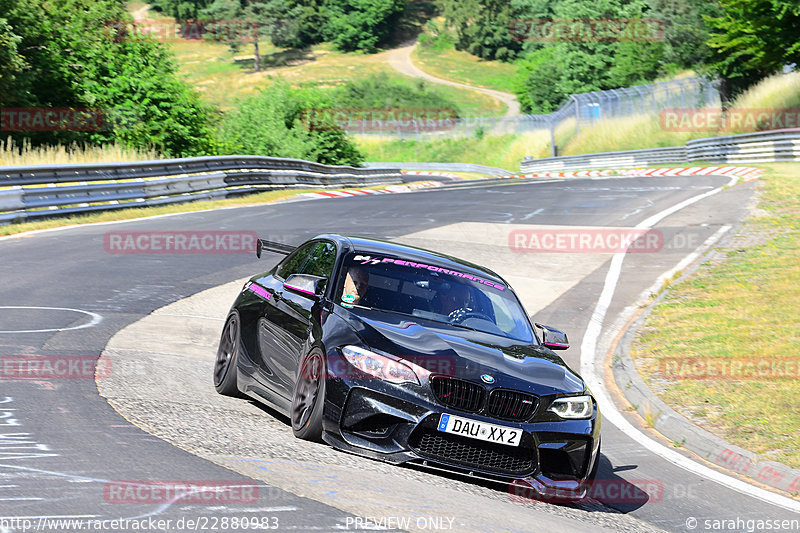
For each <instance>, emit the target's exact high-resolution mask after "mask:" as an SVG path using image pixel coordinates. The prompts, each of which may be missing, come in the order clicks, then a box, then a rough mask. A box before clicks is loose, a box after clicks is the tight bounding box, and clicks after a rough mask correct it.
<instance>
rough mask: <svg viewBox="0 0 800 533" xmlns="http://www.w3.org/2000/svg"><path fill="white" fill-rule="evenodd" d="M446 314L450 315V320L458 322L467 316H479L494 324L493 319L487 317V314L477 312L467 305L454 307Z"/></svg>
mask: <svg viewBox="0 0 800 533" xmlns="http://www.w3.org/2000/svg"><path fill="white" fill-rule="evenodd" d="M447 316H448V317H450V320H452V321H453V322H455V323H458V324H460V323H461V322H464V321H465V320H466V319H468V318H480V319H481V320H486V321H487V322H491V323H492V324H494V321H493V320H492V319H491V317H489V315H485V314H483V313H479V312H478V311H475V310H473V309H471V308H469V307H461V308H459V309H456V310H455V311H452V312H451V313H450V314H449V315H447Z"/></svg>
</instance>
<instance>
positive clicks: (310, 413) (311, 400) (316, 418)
mask: <svg viewBox="0 0 800 533" xmlns="http://www.w3.org/2000/svg"><path fill="white" fill-rule="evenodd" d="M324 404H325V360H324V359H323V357H322V354H321V353H319V352H311V353H310V354H308V355H306V356H305V357H303V359H302V361H301V362H300V369H299V370H298V373H297V381H296V383H295V386H294V395H293V396H292V410H291V419H292V431H293V432H294V435H295V437H297V438H300V439H304V440H314V441H319V440H321V438H322V410H323V407H324Z"/></svg>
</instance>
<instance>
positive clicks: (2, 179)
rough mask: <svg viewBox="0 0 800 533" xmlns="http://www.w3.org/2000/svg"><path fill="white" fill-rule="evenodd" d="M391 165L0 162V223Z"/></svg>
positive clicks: (373, 172)
mask: <svg viewBox="0 0 800 533" xmlns="http://www.w3.org/2000/svg"><path fill="white" fill-rule="evenodd" d="M402 181H403V179H402V174H401V172H400V171H399V170H396V169H389V168H367V169H365V168H354V167H347V166H330V165H321V164H319V163H313V162H310V161H302V160H299V159H278V158H272V157H257V156H222V157H193V158H187V159H167V160H163V161H139V162H132V163H92V164H83V165H47V166H35V167H33V166H25V167H23V166H19V167H0V223H4V222H19V221H23V220H27V219H33V218H38V217H45V216H54V215H62V214H72V213H82V212H89V211H103V210H109V209H119V208H124V207H140V206H152V205H161V204H169V203H179V202H188V201H193V200H203V199H215V198H225V197H228V196H232V195H241V194H246V193H250V192H255V191H259V190H269V189H284V188H307V187H314V188H317V187H321V188H328V187H350V186H362V187H363V186H369V185H377V184H396V183H401V182H402Z"/></svg>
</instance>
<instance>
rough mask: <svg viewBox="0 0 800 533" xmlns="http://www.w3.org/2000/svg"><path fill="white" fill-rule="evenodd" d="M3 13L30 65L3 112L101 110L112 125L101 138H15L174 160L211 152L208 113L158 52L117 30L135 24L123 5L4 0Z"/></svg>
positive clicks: (96, 0)
mask: <svg viewBox="0 0 800 533" xmlns="http://www.w3.org/2000/svg"><path fill="white" fill-rule="evenodd" d="M0 12H2V13H3V14H4V18H5V19H6V20H7V21H8V26H9V27H11V28H14V33H15V34H16V35H17V37H18V39H16V41H17V44H16V48H17V51H18V55H19V56H21V57H22V59H23V60H24V62H25V63H26V64H27V65H29V68H24V69H23V70H22V71H21V72H17V73H15V75H14V78H13V80H11V81H10V84H9V86H8V88H7V89H6V92H7V94H5V95H4V99H3V102H2V103H3V105H4V106H7V107H28V106H30V107H57V108H63V107H71V108H92V109H95V108H96V109H100V110H101V111H102V112H103V114H104V115H105V116H106V118H107V119H108V121H107V123H106V128H105V129H104V130H103V131H93V132H81V131H49V132H25V133H19V134H14V135H13V136H14V137H22V136H24V137H27V138H29V139H30V140H31V142H32V143H33V144H43V143H51V144H52V143H59V142H62V143H68V142H73V141H76V142H90V143H96V142H106V141H111V140H118V141H120V142H122V143H124V144H127V145H129V146H134V147H145V146H157V147H158V148H160V149H162V150H164V151H165V152H166V153H169V154H174V155H190V154H196V153H207V152H208V151H209V150H212V149H213V143H214V141H213V135H212V130H211V128H210V126H209V124H210V116H209V110H208V109H207V108H205V107H204V106H201V105H200V104H199V100H198V98H197V95H196V94H195V93H194V91H193V90H192V89H191V88H189V87H188V86H187V85H185V84H184V83H182V82H180V81H179V80H178V79H177V77H176V67H175V64H174V62H173V61H172V60H171V58H170V56H169V54H168V53H167V52H166V50H165V49H164V48H163V47H162V46H161V45H159V44H158V43H155V42H154V41H152V40H149V39H147V38H141V37H137V36H135V35H133V36H123V35H122V34H121V33H120V28H119V25H118V24H115V23H116V22H118V21H123V20H130V19H129V18H128V16H127V14H126V13H125V10H124V9H123V7H122V3H121V2H120V1H119V0H59V1H58V2H42V1H40V0H0ZM6 48H7V49H8V47H6ZM3 79H5V76H4V77H3Z"/></svg>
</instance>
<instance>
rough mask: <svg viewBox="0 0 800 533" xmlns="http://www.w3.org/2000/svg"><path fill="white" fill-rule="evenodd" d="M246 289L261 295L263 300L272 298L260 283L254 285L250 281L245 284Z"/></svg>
mask: <svg viewBox="0 0 800 533" xmlns="http://www.w3.org/2000/svg"><path fill="white" fill-rule="evenodd" d="M247 289H249V290H250V291H252V292H254V293H256V294H257V295H259V296H261V297H262V298H264V299H265V300H269V299H270V298H272V295H271V294H270V293H269V292H268V291H267V289H265V288H264V287H262V286H261V285H256V284H255V283H253V282H250V284H249V285H247Z"/></svg>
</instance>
